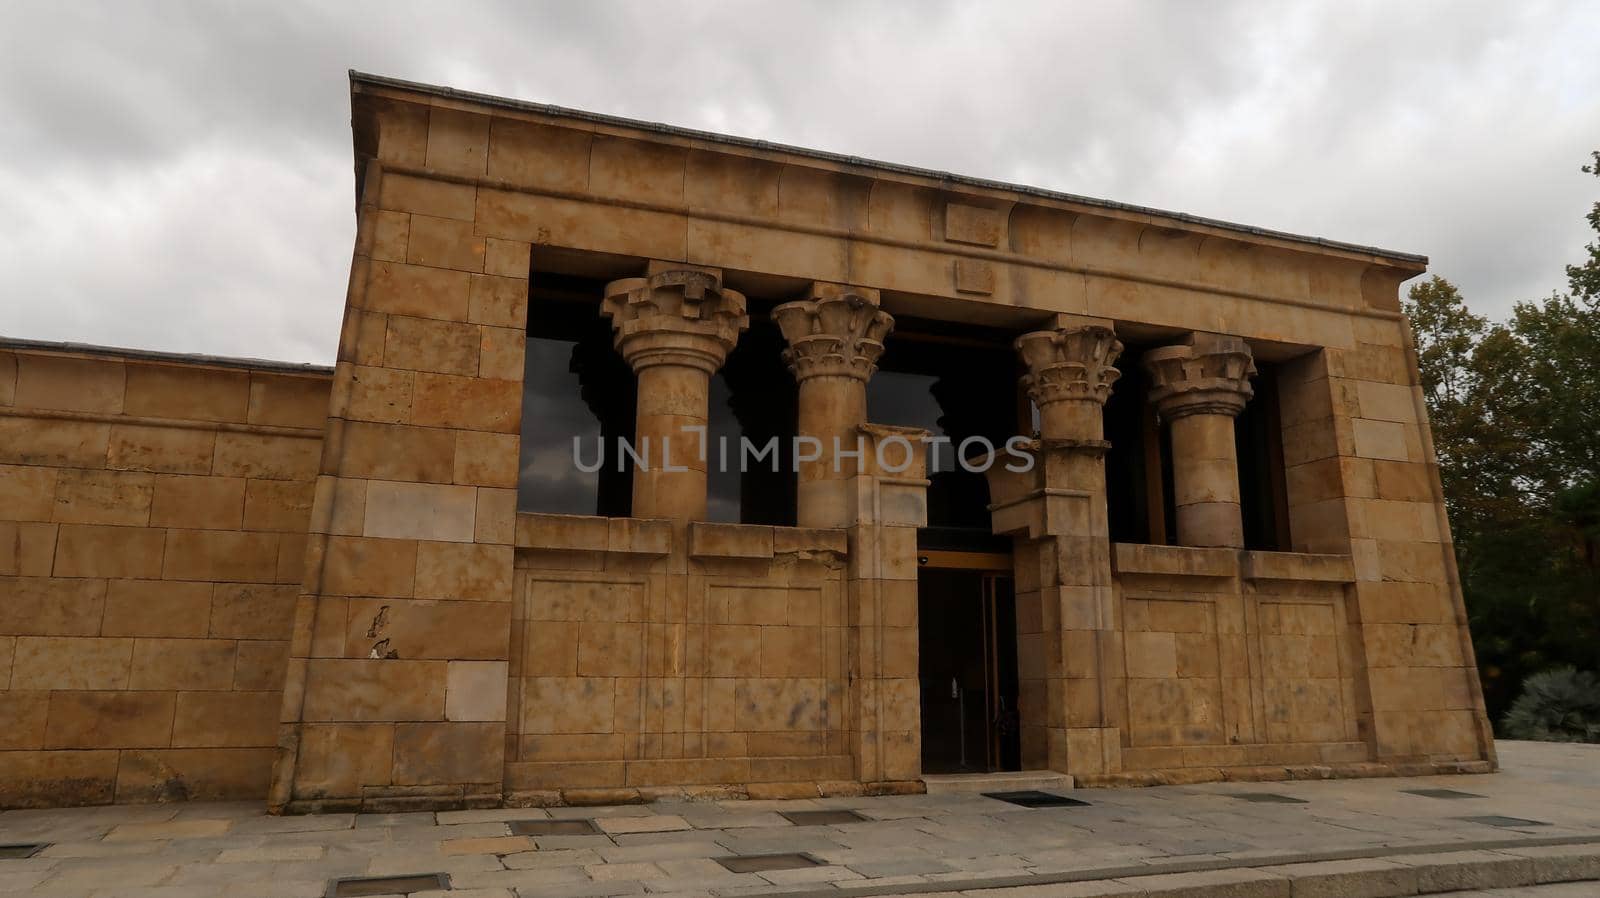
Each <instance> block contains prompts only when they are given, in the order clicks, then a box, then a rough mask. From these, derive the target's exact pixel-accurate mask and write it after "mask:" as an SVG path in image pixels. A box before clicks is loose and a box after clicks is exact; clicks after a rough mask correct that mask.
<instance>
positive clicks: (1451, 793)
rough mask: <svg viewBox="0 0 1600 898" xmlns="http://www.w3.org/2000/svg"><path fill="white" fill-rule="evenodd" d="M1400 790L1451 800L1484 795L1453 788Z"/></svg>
mask: <svg viewBox="0 0 1600 898" xmlns="http://www.w3.org/2000/svg"><path fill="white" fill-rule="evenodd" d="M1400 791H1401V792H1404V793H1405V794H1407V795H1421V796H1422V797H1423V798H1444V799H1452V800H1453V799H1458V798H1483V797H1484V796H1482V795H1475V794H1473V793H1471V792H1457V791H1456V790H1454V789H1401V790H1400Z"/></svg>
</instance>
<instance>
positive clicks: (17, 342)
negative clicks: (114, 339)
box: [0, 336, 333, 376]
mask: <svg viewBox="0 0 1600 898" xmlns="http://www.w3.org/2000/svg"><path fill="white" fill-rule="evenodd" d="M8 349H10V350H23V351H25V352H59V353H64V354H68V355H92V356H102V357H106V358H119V359H133V360H136V361H142V362H172V363H174V364H179V365H206V366H209V367H212V368H243V369H246V370H249V371H271V372H274V373H281V374H316V375H321V376H328V375H331V374H333V368H331V367H329V366H327V365H313V364H311V363H309V362H279V361H273V360H271V359H251V358H240V357H237V356H225V355H206V354H204V353H199V352H157V351H156V350H153V349H127V348H124V347H120V346H101V345H98V344H94V343H61V342H56V341H52V340H23V339H20V338H17V337H4V336H0V351H4V350H8Z"/></svg>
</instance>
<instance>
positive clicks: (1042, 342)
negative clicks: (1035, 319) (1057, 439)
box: [1015, 325, 1122, 407]
mask: <svg viewBox="0 0 1600 898" xmlns="http://www.w3.org/2000/svg"><path fill="white" fill-rule="evenodd" d="M1015 345H1016V348H1017V353H1018V354H1019V355H1020V356H1022V361H1023V363H1024V364H1026V365H1027V366H1028V373H1027V374H1025V375H1023V377H1022V385H1023V387H1024V388H1026V389H1027V391H1028V398H1030V399H1032V400H1033V401H1034V402H1035V403H1037V404H1038V405H1039V406H1041V407H1043V406H1045V405H1049V404H1050V403H1052V402H1061V401H1064V400H1069V399H1071V400H1079V401H1085V400H1087V401H1093V402H1098V403H1101V404H1104V403H1105V401H1106V398H1107V397H1108V396H1110V395H1111V385H1112V384H1114V383H1116V381H1117V378H1118V377H1121V376H1122V372H1120V371H1118V370H1117V369H1116V367H1115V363H1116V361H1117V357H1118V356H1119V355H1121V354H1122V342H1121V341H1120V340H1118V339H1117V335H1116V334H1115V333H1114V332H1113V331H1112V330H1111V329H1110V328H1108V327H1100V326H1098V325H1085V326H1082V327H1073V328H1061V329H1057V330H1048V331H1033V332H1031V333H1026V334H1023V335H1022V336H1020V337H1018V338H1017V340H1016V344H1015Z"/></svg>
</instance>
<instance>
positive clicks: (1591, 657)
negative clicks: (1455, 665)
mask: <svg viewBox="0 0 1600 898" xmlns="http://www.w3.org/2000/svg"><path fill="white" fill-rule="evenodd" d="M1594 159H1595V162H1594V164H1593V165H1586V166H1584V168H1583V170H1584V171H1585V172H1588V173H1590V174H1595V175H1597V176H1600V152H1597V153H1596V154H1595V156H1594ZM1588 221H1589V224H1590V225H1591V227H1593V228H1594V229H1595V231H1596V233H1597V235H1600V202H1597V203H1596V204H1595V206H1594V210H1593V211H1592V212H1591V213H1590V214H1589V216H1588ZM1587 249H1588V254H1589V258H1588V259H1587V260H1586V261H1584V262H1583V263H1581V264H1578V265H1569V266H1568V267H1567V278H1568V292H1567V293H1564V294H1562V293H1558V294H1554V295H1552V296H1549V297H1547V298H1545V299H1543V300H1540V301H1536V302H1521V303H1518V304H1517V305H1516V306H1515V307H1514V308H1513V310H1512V313H1511V316H1510V318H1509V319H1508V320H1506V321H1504V322H1493V323H1491V322H1490V321H1488V320H1487V319H1484V318H1481V317H1479V316H1477V315H1473V314H1472V313H1471V312H1469V311H1468V310H1467V308H1466V305H1465V303H1464V302H1463V300H1462V297H1461V295H1460V292H1459V291H1458V290H1457V289H1456V288H1455V287H1454V286H1453V285H1452V284H1450V282H1448V281H1446V280H1444V279H1443V278H1440V277H1434V278H1432V279H1430V280H1429V281H1426V282H1424V283H1420V284H1417V285H1416V286H1414V287H1412V288H1411V291H1410V294H1409V300H1408V302H1407V303H1406V312H1407V314H1408V315H1409V316H1410V318H1411V322H1412V328H1413V333H1414V335H1415V338H1416V343H1417V355H1418V361H1419V367H1420V371H1421V375H1422V381H1423V388H1424V390H1425V392H1426V395H1427V399H1428V408H1429V414H1430V417H1431V420H1432V425H1433V434H1434V444H1435V448H1436V450H1437V451H1438V454H1439V462H1440V479H1441V481H1442V482H1443V485H1444V492H1445V505H1446V507H1447V509H1448V511H1449V514H1450V523H1451V529H1452V532H1453V534H1454V538H1455V544H1456V555H1457V559H1458V561H1459V564H1460V567H1461V581H1462V589H1463V591H1464V593H1465V595H1466V601H1467V610H1468V614H1469V616H1470V618H1471V624H1472V633H1473V640H1474V643H1475V646H1476V649H1477V653H1478V663H1479V668H1480V673H1481V675H1482V679H1483V685H1484V698H1485V700H1486V702H1487V703H1488V705H1489V711H1490V716H1491V719H1499V718H1500V717H1501V713H1502V712H1503V711H1504V710H1505V709H1506V708H1508V707H1509V706H1510V704H1511V700H1512V699H1513V698H1514V697H1515V695H1516V693H1517V691H1518V688H1519V684H1521V682H1522V681H1523V679H1524V678H1526V677H1527V676H1529V675H1530V674H1534V673H1537V672H1539V671H1544V670H1547V669H1550V668H1553V667H1557V666H1561V665H1575V666H1577V667H1579V668H1590V667H1593V666H1594V665H1595V659H1596V655H1597V648H1596V647H1597V646H1600V240H1597V241H1596V242H1594V243H1590V244H1589V245H1588V248H1587ZM1585 682H1586V683H1589V685H1590V686H1591V687H1592V686H1593V685H1594V684H1593V682H1592V681H1585Z"/></svg>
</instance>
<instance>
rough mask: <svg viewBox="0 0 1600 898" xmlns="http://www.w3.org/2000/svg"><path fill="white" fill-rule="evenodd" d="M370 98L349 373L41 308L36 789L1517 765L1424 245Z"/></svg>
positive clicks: (15, 416) (9, 626) (32, 596)
mask: <svg viewBox="0 0 1600 898" xmlns="http://www.w3.org/2000/svg"><path fill="white" fill-rule="evenodd" d="M351 104H352V114H353V130H354V134H353V137H354V141H353V142H354V162H355V209H356V216H357V221H358V229H357V237H356V243H355V250H354V255H353V258H352V262H351V268H350V281H349V288H348V294H347V297H346V300H345V314H344V319H343V324H342V328H341V333H340V338H339V343H338V356H337V364H336V365H335V366H334V367H333V368H332V369H331V370H329V369H321V368H313V367H304V366H293V365H284V364H277V363H270V362H257V361H252V360H240V359H219V358H211V357H197V356H169V355H163V354H156V353H147V352H138V351H131V350H114V349H105V348H97V347H87V346H79V345H75V344H41V343H29V342H25V341H19V340H11V341H6V342H5V343H3V344H0V686H3V687H4V689H5V690H6V691H5V694H4V697H3V700H0V804H3V805H5V806H42V805H56V804H84V803H101V802H111V801H118V802H140V801H160V800H177V799H186V798H187V799H210V798H235V799H255V800H264V801H265V802H267V803H268V805H269V806H270V807H271V808H272V809H274V810H277V811H289V812H302V811H317V810H349V809H353V808H360V809H366V810H405V809H423V808H458V807H482V806H493V805H498V804H502V803H506V804H554V803H561V802H567V803H593V802H615V801H627V800H639V799H649V798H651V797H657V796H662V795H685V794H687V795H691V796H700V795H709V796H724V797H726V796H740V795H748V796H766V797H781V796H806V795H818V794H822V795H839V794H844V795H848V794H862V793H897V792H918V791H921V790H923V789H924V788H925V787H926V784H927V782H928V781H929V780H933V781H934V782H944V781H945V778H948V777H951V776H961V775H965V774H988V773H996V772H1003V771H1027V772H1030V775H1033V776H1035V777H1036V778H1039V779H1042V780H1045V781H1051V782H1054V783H1057V784H1064V783H1065V778H1066V777H1071V778H1072V779H1073V780H1074V781H1075V782H1076V783H1077V784H1078V785H1080V786H1106V785H1138V784H1149V783H1171V782H1193V781H1201V780H1216V779H1284V778H1305V777H1318V778H1320V777H1340V776H1382V775H1392V774H1396V773H1400V774H1415V773H1426V772H1472V771H1487V770H1490V769H1492V767H1493V765H1494V763H1495V762H1494V754H1493V744H1492V741H1491V733H1490V730H1489V727H1488V725H1487V723H1486V720H1485V716H1484V710H1483V702H1482V698H1481V695H1480V693H1479V689H1478V686H1477V679H1476V674H1475V669H1474V661H1473V655H1472V648H1471V643H1470V641H1469V638H1468V632H1467V626H1466V616H1465V613H1464V610H1463V605H1462V600H1461V592H1460V588H1459V585H1458V583H1457V579H1456V569H1455V561H1454V557H1453V554H1452V548H1451V543H1450V537H1449V530H1448V527H1447V524H1446V521H1445V514H1444V508H1443V505H1442V504H1441V501H1440V488H1439V478H1438V473H1437V468H1436V461H1435V457H1434V452H1433V448H1432V445H1431V442H1430V437H1429V430H1428V424H1427V418H1426V415H1425V412H1424V407H1423V402H1422V394H1421V391H1420V389H1419V387H1418V376H1417V367H1416V360H1415V355H1414V350H1413V348H1412V340H1411V337H1410V334H1409V332H1408V328H1407V324H1406V321H1405V319H1404V318H1403V317H1402V315H1401V313H1400V305H1399V299H1398V297H1399V287H1400V285H1401V283H1402V282H1404V281H1405V280H1407V279H1408V278H1411V277H1414V276H1416V275H1417V274H1419V273H1421V272H1422V271H1423V270H1424V265H1425V261H1426V260H1424V259H1422V258H1420V257H1418V256H1412V255H1405V254H1401V253H1394V252H1389V251H1385V250H1380V249H1374V248H1371V247H1363V246H1354V245H1348V244H1342V243H1335V242H1332V241H1328V240H1321V239H1314V238H1306V237H1298V236H1293V235H1290V234H1282V233H1275V232H1272V231H1266V230H1262V229H1259V228H1252V227H1244V226H1240V225H1234V224H1227V223H1224V222H1219V221H1212V220H1207V219H1201V218H1196V217H1193V216H1189V215H1180V214H1173V213H1167V212H1161V211H1157V210H1153V209H1145V208H1137V207H1131V206H1126V205H1122V204H1118V203H1112V202H1107V201H1103V200H1095V199H1088V198H1085V197H1079V196H1070V195H1064V194H1058V193H1051V192H1048V191H1044V190H1037V189H1033V188H1026V187H1018V186H1014V185H1008V184H1000V183H994V182H988V181H981V180H975V179H970V178H961V177H955V176H952V175H948V174H943V173H938V172H930V171H924V170H919V169H915V168H910V167H906V166H902V165H892V164H885V163H879V162H871V161H867V160H862V159H856V158H847V157H843V156H837V155H831V154H827V153H821V152H815V151H810V150H802V149H796V148H792V147H786V146H778V145H774V144H769V143H765V142H761V141H753V140H744V139H736V138H730V137H724V136H719V135H714V134H706V133H700V132H694V131H687V130H683V129H678V128H671V127H665V126H662V125H656V124H649V123H644V122H636V121H628V120H622V119H616V118H610V117H606V116H601V115H595V114H591V113H586V112H577V111H573V110H567V109H560V108H554V107H549V106H541V105H535V104H529V103H522V102H516V101H511V100H505V99H498V98H494V97H486V96H479V95H472V94H465V93H461V92H458V91H454V90H448V89H444V88H437V87H429V86H425V85H418V84H411V83H405V82H399V81H393V80H390V79H385V78H379V77H372V76H367V75H359V74H353V75H352V77H351ZM797 438H798V439H797ZM747 446H749V447H755V448H758V449H761V448H765V447H777V448H776V450H775V451H768V452H767V453H766V454H765V455H761V456H759V457H758V458H757V459H756V460H754V461H753V462H751V463H749V464H744V465H741V464H739V462H740V461H741V460H746V459H745V457H744V456H745V455H746V453H745V448H746V447H747ZM836 447H837V449H838V450H840V451H838V452H836V451H835V448H836ZM791 449H792V451H790V450H791ZM602 453H603V454H602ZM725 456H726V459H725ZM602 462H603V463H602ZM1052 777H1053V779H1052Z"/></svg>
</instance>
